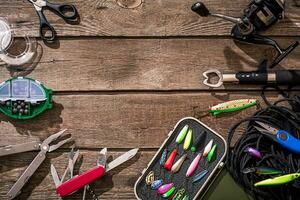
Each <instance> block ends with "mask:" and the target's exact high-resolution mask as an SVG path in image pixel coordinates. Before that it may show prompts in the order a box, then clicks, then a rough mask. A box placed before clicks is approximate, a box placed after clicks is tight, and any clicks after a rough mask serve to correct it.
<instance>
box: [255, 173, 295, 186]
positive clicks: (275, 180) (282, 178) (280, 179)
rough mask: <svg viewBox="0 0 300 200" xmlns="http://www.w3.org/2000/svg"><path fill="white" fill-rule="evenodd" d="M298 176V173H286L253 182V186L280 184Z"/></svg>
mask: <svg viewBox="0 0 300 200" xmlns="http://www.w3.org/2000/svg"><path fill="white" fill-rule="evenodd" d="M299 177H300V173H293V174H286V175H283V176H278V177H275V178H270V179H266V180H263V181H260V182H257V183H255V184H254V186H255V187H258V186H273V185H282V184H286V183H289V182H291V181H293V180H295V179H297V178H299Z"/></svg>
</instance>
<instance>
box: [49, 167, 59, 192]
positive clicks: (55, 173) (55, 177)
mask: <svg viewBox="0 0 300 200" xmlns="http://www.w3.org/2000/svg"><path fill="white" fill-rule="evenodd" d="M51 175H52V178H53V181H54V184H55V187H56V188H57V187H58V186H59V185H60V184H61V181H60V179H59V177H58V174H57V171H56V169H55V167H54V165H53V164H51Z"/></svg>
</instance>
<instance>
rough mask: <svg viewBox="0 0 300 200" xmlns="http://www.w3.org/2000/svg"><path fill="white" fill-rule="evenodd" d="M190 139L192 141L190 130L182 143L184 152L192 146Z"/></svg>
mask: <svg viewBox="0 0 300 200" xmlns="http://www.w3.org/2000/svg"><path fill="white" fill-rule="evenodd" d="M192 139H193V131H192V130H191V129H190V130H189V131H188V133H187V136H186V138H185V140H184V143H183V149H184V150H186V151H187V150H188V149H189V148H190V146H191V144H192Z"/></svg>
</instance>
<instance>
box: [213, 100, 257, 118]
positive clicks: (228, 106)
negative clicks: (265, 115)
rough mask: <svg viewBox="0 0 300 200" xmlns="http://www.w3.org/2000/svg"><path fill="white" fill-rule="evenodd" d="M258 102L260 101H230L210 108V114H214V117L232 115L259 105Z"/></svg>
mask: <svg viewBox="0 0 300 200" xmlns="http://www.w3.org/2000/svg"><path fill="white" fill-rule="evenodd" d="M257 102H258V101H257V100H256V99H239V100H233V101H228V102H224V103H220V104H217V105H215V106H212V107H210V109H209V110H208V112H210V113H212V114H213V115H214V116H217V115H219V114H221V113H230V112H235V111H239V110H243V109H246V108H249V107H252V106H254V105H257Z"/></svg>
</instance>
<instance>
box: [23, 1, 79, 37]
mask: <svg viewBox="0 0 300 200" xmlns="http://www.w3.org/2000/svg"><path fill="white" fill-rule="evenodd" d="M28 1H29V2H31V3H32V5H33V6H34V8H35V10H36V12H37V14H38V16H39V18H40V36H41V38H42V39H43V40H45V41H53V40H54V39H55V37H56V31H55V29H54V28H53V27H52V26H51V25H50V23H49V22H48V20H47V18H46V17H45V15H44V9H45V8H47V9H49V10H51V11H53V12H54V13H56V14H57V15H59V16H60V17H61V18H63V19H64V20H65V21H66V22H68V23H71V22H75V21H77V20H78V17H79V15H78V12H77V9H76V7H75V6H74V5H70V4H53V3H49V2H48V1H46V0H28ZM48 34H49V35H48Z"/></svg>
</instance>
